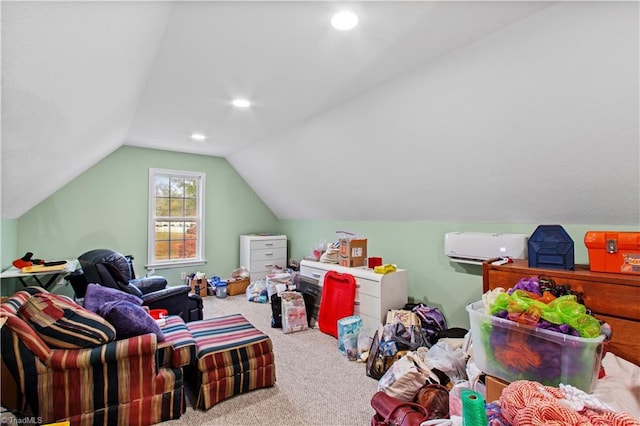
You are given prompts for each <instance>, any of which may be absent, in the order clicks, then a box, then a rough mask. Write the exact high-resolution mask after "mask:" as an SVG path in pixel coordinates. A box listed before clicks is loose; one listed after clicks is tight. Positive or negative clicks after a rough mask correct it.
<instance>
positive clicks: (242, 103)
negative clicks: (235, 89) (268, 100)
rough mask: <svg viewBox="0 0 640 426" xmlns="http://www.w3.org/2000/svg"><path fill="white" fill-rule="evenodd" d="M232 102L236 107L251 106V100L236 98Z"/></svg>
mask: <svg viewBox="0 0 640 426" xmlns="http://www.w3.org/2000/svg"><path fill="white" fill-rule="evenodd" d="M231 103H232V104H233V106H234V107H236V108H249V107H250V106H251V102H249V101H248V100H246V99H234V100H233V101H232V102H231Z"/></svg>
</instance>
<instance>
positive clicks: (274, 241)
mask: <svg viewBox="0 0 640 426" xmlns="http://www.w3.org/2000/svg"><path fill="white" fill-rule="evenodd" d="M240 265H242V266H244V267H245V268H247V269H248V270H249V272H250V273H251V281H252V282H253V281H257V280H259V279H261V278H263V277H264V276H265V275H267V274H269V273H271V270H272V269H273V268H274V267H275V266H279V267H281V268H286V267H287V236H286V235H240Z"/></svg>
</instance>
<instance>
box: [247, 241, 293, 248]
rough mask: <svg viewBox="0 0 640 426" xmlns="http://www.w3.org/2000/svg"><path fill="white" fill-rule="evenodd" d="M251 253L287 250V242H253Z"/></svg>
mask: <svg viewBox="0 0 640 426" xmlns="http://www.w3.org/2000/svg"><path fill="white" fill-rule="evenodd" d="M250 248H251V251H253V250H262V249H285V250H286V248H287V240H283V239H278V240H252V241H251V243H250Z"/></svg>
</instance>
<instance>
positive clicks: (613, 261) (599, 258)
mask: <svg viewBox="0 0 640 426" xmlns="http://www.w3.org/2000/svg"><path fill="white" fill-rule="evenodd" d="M584 244H585V245H586V246H587V249H588V250H589V269H590V270H592V271H596V272H615V273H619V274H638V275H640V232H618V231H589V232H587V233H586V234H585V236H584Z"/></svg>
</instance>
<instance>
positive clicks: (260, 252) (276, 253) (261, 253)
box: [251, 248, 287, 262]
mask: <svg viewBox="0 0 640 426" xmlns="http://www.w3.org/2000/svg"><path fill="white" fill-rule="evenodd" d="M286 257H287V252H286V251H285V250H284V249H283V248H276V249H256V250H251V262H257V261H264V260H269V261H271V260H273V259H286Z"/></svg>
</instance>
